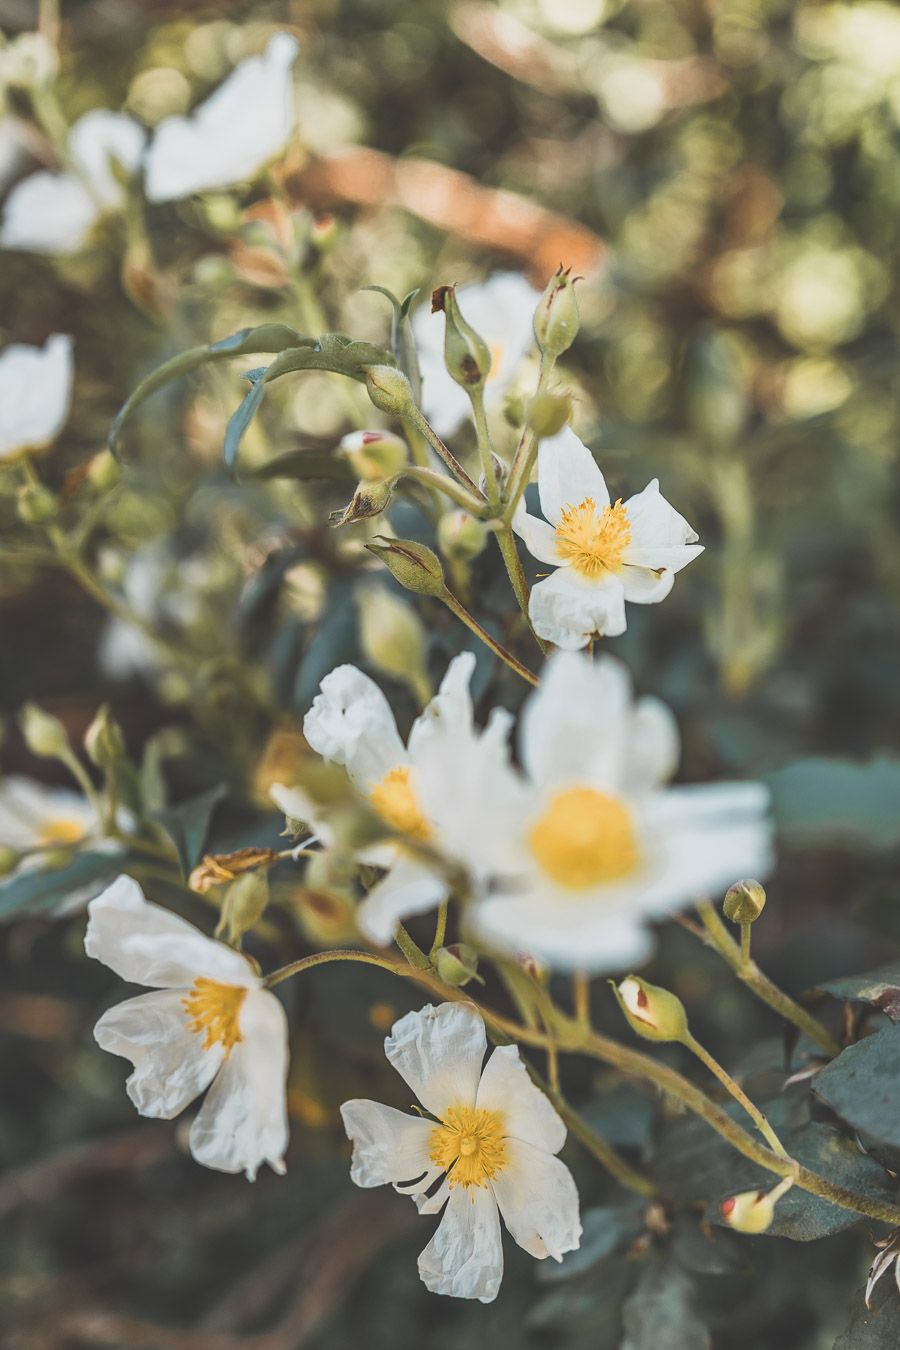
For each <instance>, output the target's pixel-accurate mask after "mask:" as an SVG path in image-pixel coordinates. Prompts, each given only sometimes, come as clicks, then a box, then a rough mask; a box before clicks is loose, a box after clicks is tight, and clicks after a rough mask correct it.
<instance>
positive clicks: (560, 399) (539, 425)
mask: <svg viewBox="0 0 900 1350" xmlns="http://www.w3.org/2000/svg"><path fill="white" fill-rule="evenodd" d="M525 420H526V422H527V423H528V425H529V426H530V427H531V430H532V431H533V432H534V433H535V435H536V436H539V437H540V439H541V440H546V438H547V437H548V436H556V435H557V434H558V433H559V432H560V431H562V429H563V427H567V426H568V425H569V423H570V422H571V420H572V400H571V398H570V397H569V395H568V394H535V396H534V398H532V399H530V400H529V402H528V405H527V407H526V409H525Z"/></svg>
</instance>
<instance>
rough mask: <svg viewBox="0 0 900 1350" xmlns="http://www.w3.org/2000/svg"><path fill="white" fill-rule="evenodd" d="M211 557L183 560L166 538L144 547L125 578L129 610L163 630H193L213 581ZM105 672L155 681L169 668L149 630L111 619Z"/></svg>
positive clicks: (102, 661)
mask: <svg viewBox="0 0 900 1350" xmlns="http://www.w3.org/2000/svg"><path fill="white" fill-rule="evenodd" d="M212 573H213V564H212V562H211V560H210V558H209V556H208V555H207V554H204V553H197V554H193V555H189V556H187V557H178V556H177V555H176V553H174V552H173V550H172V549H171V548H170V547H169V545H168V543H167V542H166V541H165V540H155V541H153V542H152V543H149V544H144V545H143V546H142V547H141V549H140V550H139V551H138V552H137V553H135V554H134V556H133V557H132V558H131V559H130V561H129V563H128V566H127V567H126V569H125V574H124V576H123V577H122V580H121V589H122V594H123V596H124V599H125V602H126V605H127V607H128V610H129V611H130V612H131V613H132V614H134V615H135V616H136V617H137V618H138V619H141V620H143V622H144V623H145V624H150V625H152V626H153V627H154V628H158V629H159V630H160V632H162V631H164V630H165V629H166V627H168V626H170V625H175V626H177V627H180V628H185V629H186V628H192V627H193V626H194V625H195V624H197V623H198V622H199V620H200V619H201V616H202V613H203V596H204V592H206V591H208V589H209V587H210V584H211V582H212V580H213V576H212ZM97 659H98V663H99V665H100V669H101V670H102V671H103V672H104V674H106V675H110V676H112V677H113V679H117V680H124V679H128V677H129V676H131V675H143V676H145V677H148V678H149V677H151V676H152V675H154V674H155V673H156V672H157V671H158V670H159V669H160V668H161V667H162V665H163V660H162V658H161V656H160V651H159V648H158V647H157V646H156V644H155V643H154V642H153V641H151V639H150V638H149V637H148V636H147V634H146V633H145V632H143V631H142V630H141V629H140V628H137V627H135V625H134V624H131V623H128V622H126V620H124V619H119V618H115V617H113V618H111V619H109V620H108V621H107V624H106V627H105V628H104V629H103V632H102V633H101V635H100V644H99V648H98V653H97Z"/></svg>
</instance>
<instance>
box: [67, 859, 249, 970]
mask: <svg viewBox="0 0 900 1350" xmlns="http://www.w3.org/2000/svg"><path fill="white" fill-rule="evenodd" d="M88 913H89V915H90V919H89V921H88V926H87V932H86V933H85V937H84V949H85V951H86V952H87V954H88V956H92V957H94V959H95V960H97V961H102V962H103V964H104V965H105V966H109V968H110V970H114V971H115V972H116V974H117V975H118V976H120V977H121V979H123V980H127V981H128V982H129V983H130V984H145V985H149V986H151V987H152V988H158V989H177V988H182V987H186V986H189V985H191V984H193V983H194V981H195V980H196V979H198V978H199V977H201V976H202V977H204V978H205V979H208V980H216V981H219V982H220V983H222V984H237V985H241V986H243V987H245V988H253V987H255V986H257V985H258V984H259V982H260V981H259V977H258V976H257V975H256V974H254V971H253V969H252V967H251V965H250V963H249V961H247V960H246V959H245V958H244V957H243V956H241V954H240V953H239V952H236V951H234V950H233V949H232V948H231V947H226V946H225V944H224V943H222V942H216V941H215V940H214V939H213V938H208V937H206V936H205V935H204V934H203V933H201V932H200V930H199V929H198V928H195V927H194V925H193V924H191V923H188V922H187V920H186V919H181V918H179V917H178V915H177V914H172V913H170V911H169V910H167V909H163V908H162V907H161V906H160V905H154V904H151V903H150V902H149V901H147V900H145V899H144V894H143V892H142V890H141V888H140V886H139V885H138V884H137V882H136V881H133V880H132V879H131V877H127V876H121V877H117V879H116V880H115V881H114V882H113V883H112V885H111V886H108V887H107V889H106V890H105V891H104V892H103V894H102V895H98V897H97V899H96V900H92V901H91V903H90V905H89V906H88Z"/></svg>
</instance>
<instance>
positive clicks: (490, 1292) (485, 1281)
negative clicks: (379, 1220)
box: [419, 1186, 503, 1303]
mask: <svg viewBox="0 0 900 1350" xmlns="http://www.w3.org/2000/svg"><path fill="white" fill-rule="evenodd" d="M419 1274H420V1276H421V1277H422V1282H423V1284H424V1285H425V1288H426V1289H430V1290H431V1292H432V1293H433V1294H449V1295H450V1296H451V1297H452V1298H477V1299H478V1301H479V1302H480V1303H493V1301H494V1299H495V1298H496V1297H497V1294H498V1293H499V1290H500V1282H501V1280H502V1279H503V1245H502V1243H501V1240H500V1216H499V1214H498V1212H497V1201H496V1200H495V1199H494V1193H493V1191H491V1190H490V1189H489V1188H488V1187H487V1186H473V1187H471V1188H468V1187H465V1186H454V1188H453V1190H452V1191H451V1192H450V1200H449V1203H448V1205H447V1208H446V1210H445V1211H444V1217H443V1218H442V1219H441V1222H440V1225H439V1227H438V1230H437V1232H436V1233H435V1235H434V1237H433V1238H432V1239H431V1241H430V1242H429V1244H428V1246H427V1247H426V1248H425V1250H424V1251H423V1252H422V1254H421V1255H420V1257H419Z"/></svg>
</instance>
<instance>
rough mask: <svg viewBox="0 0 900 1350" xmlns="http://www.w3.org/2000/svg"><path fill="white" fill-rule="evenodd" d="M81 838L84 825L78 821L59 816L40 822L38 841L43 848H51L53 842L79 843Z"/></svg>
mask: <svg viewBox="0 0 900 1350" xmlns="http://www.w3.org/2000/svg"><path fill="white" fill-rule="evenodd" d="M83 838H84V826H83V825H82V824H81V822H80V821H77V820H69V819H67V818H66V817H65V816H59V817H55V818H53V819H50V820H45V821H42V822H41V830H40V834H39V836H38V843H39V844H40V845H41V846H42V847H43V848H52V847H53V846H54V845H55V844H63V845H64V844H79V843H81V840H82V839H83Z"/></svg>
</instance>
